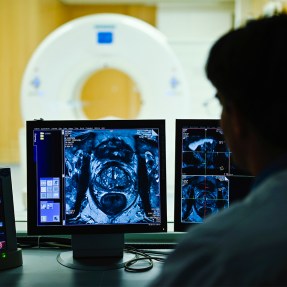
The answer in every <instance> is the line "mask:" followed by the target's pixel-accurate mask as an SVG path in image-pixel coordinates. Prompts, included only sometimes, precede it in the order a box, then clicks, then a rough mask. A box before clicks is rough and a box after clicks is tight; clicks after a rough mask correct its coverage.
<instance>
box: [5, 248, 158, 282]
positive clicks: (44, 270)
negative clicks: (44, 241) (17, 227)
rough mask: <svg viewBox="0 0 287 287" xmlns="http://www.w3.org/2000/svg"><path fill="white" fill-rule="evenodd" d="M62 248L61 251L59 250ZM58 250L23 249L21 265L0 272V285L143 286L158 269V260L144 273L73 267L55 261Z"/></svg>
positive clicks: (155, 274) (151, 278)
mask: <svg viewBox="0 0 287 287" xmlns="http://www.w3.org/2000/svg"><path fill="white" fill-rule="evenodd" d="M63 251H65V250H63ZM60 252H61V251H60V250H58V249H56V250H55V249H45V248H43V249H42V248H41V249H24V250H22V254H23V266H21V267H17V268H13V269H9V270H4V271H0V285H1V286H3V287H14V286H15V287H24V286H25V287H45V286H47V287H58V286H61V287H62V286H68V287H73V286H77V287H82V286H84V287H88V286H93V287H96V286H109V287H110V286H117V287H120V286H123V287H129V286H131V287H134V286H136V287H141V286H147V285H148V284H149V283H150V282H151V281H152V280H153V279H154V278H155V277H156V276H157V274H158V273H159V272H160V269H161V268H162V263H161V262H157V261H153V262H154V266H153V268H152V269H151V270H149V271H146V272H139V273H132V272H127V271H125V270H124V269H123V268H120V269H114V270H104V271H98V270H97V271H85V270H76V269H71V268H67V267H65V266H62V265H61V264H60V263H58V261H57V255H58V254H59V253H60Z"/></svg>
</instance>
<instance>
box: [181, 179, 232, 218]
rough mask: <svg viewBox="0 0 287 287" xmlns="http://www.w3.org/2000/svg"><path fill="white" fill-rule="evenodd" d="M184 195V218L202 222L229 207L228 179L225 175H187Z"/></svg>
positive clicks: (184, 181)
mask: <svg viewBox="0 0 287 287" xmlns="http://www.w3.org/2000/svg"><path fill="white" fill-rule="evenodd" d="M182 195H183V199H182V220H183V221H185V222H194V223H200V222H203V220H204V219H205V218H206V217H207V216H208V215H210V214H214V213H217V212H218V211H219V210H220V209H221V208H227V207H228V205H229V200H228V180H227V178H226V177H225V176H185V177H184V178H183V184H182Z"/></svg>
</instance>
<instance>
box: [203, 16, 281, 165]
mask: <svg viewBox="0 0 287 287" xmlns="http://www.w3.org/2000/svg"><path fill="white" fill-rule="evenodd" d="M206 74H207V77H208V79H209V80H210V81H211V83H212V84H213V85H214V87H215V88H216V90H217V97H218V98H219V100H220V102H221V105H222V114H221V124H222V128H223V131H224V134H225V137H226V140H227V143H228V145H229V147H230V149H231V151H233V152H234V154H235V155H234V156H235V158H236V157H237V161H238V162H240V159H239V157H240V156H241V155H242V152H243V149H241V147H239V146H238V144H237V146H236V143H234V140H235V139H234V138H232V136H230V134H229V133H230V132H231V133H233V132H234V131H232V128H233V127H234V128H235V129H236V124H235V125H234V122H233V120H234V119H235V122H236V121H237V120H238V119H239V120H240V122H241V123H243V125H241V127H243V126H245V127H248V130H249V131H250V130H252V132H253V133H254V134H255V135H256V137H257V138H258V139H260V141H261V140H262V143H265V144H266V145H267V146H270V147H273V148H274V147H275V148H276V149H278V150H286V151H287V145H286V143H285V142H284V141H283V140H282V136H283V135H284V133H285V130H286V124H287V107H286V105H285V102H287V15H286V14H281V15H276V16H272V17H269V18H260V19H257V20H252V21H249V22H248V23H247V24H246V25H245V26H244V27H241V28H238V29H236V30H232V31H230V32H228V33H226V34H225V35H223V36H222V37H221V38H220V39H218V40H217V41H216V43H215V44H214V45H213V47H212V48H211V50H210V53H209V57H208V60H207V63H206ZM234 115H235V118H234V117H233V116H234ZM230 120H231V121H230ZM232 125H234V126H233V127H232ZM235 132H236V130H235ZM235 146H236V147H235ZM240 152H241V154H240ZM239 165H241V166H243V168H246V166H244V163H242V164H239Z"/></svg>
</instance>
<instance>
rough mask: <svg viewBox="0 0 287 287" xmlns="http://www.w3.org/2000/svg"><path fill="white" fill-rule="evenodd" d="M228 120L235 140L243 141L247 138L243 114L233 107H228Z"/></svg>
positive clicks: (246, 127)
mask: <svg viewBox="0 0 287 287" xmlns="http://www.w3.org/2000/svg"><path fill="white" fill-rule="evenodd" d="M229 118H230V120H231V126H232V128H233V133H234V135H235V137H236V138H237V139H240V140H244V139H246V138H247V137H248V132H249V126H248V124H247V122H246V119H245V117H244V114H243V113H242V112H241V111H240V110H238V108H236V107H235V106H234V105H230V106H229Z"/></svg>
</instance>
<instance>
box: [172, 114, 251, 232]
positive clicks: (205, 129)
mask: <svg viewBox="0 0 287 287" xmlns="http://www.w3.org/2000/svg"><path fill="white" fill-rule="evenodd" d="M175 165H176V166H175V214H174V220H175V230H176V231H184V230H186V228H187V227H189V226H190V225H192V224H197V223H202V222H204V220H205V218H206V217H207V216H209V215H210V214H214V213H217V212H218V211H219V210H220V209H223V208H228V207H229V206H230V204H232V202H235V201H236V200H238V199H241V198H243V197H245V196H246V194H247V193H248V192H249V190H250V186H251V184H252V181H253V177H252V176H250V175H249V174H248V173H246V172H243V171H241V170H239V169H238V168H237V167H236V166H235V165H234V164H233V161H232V153H231V152H230V151H229V149H228V147H227V145H226V142H225V140H224V136H223V131H222V129H221V128H220V123H219V120H211V119H208V120H207V119H201V120H176V160H175Z"/></svg>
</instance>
